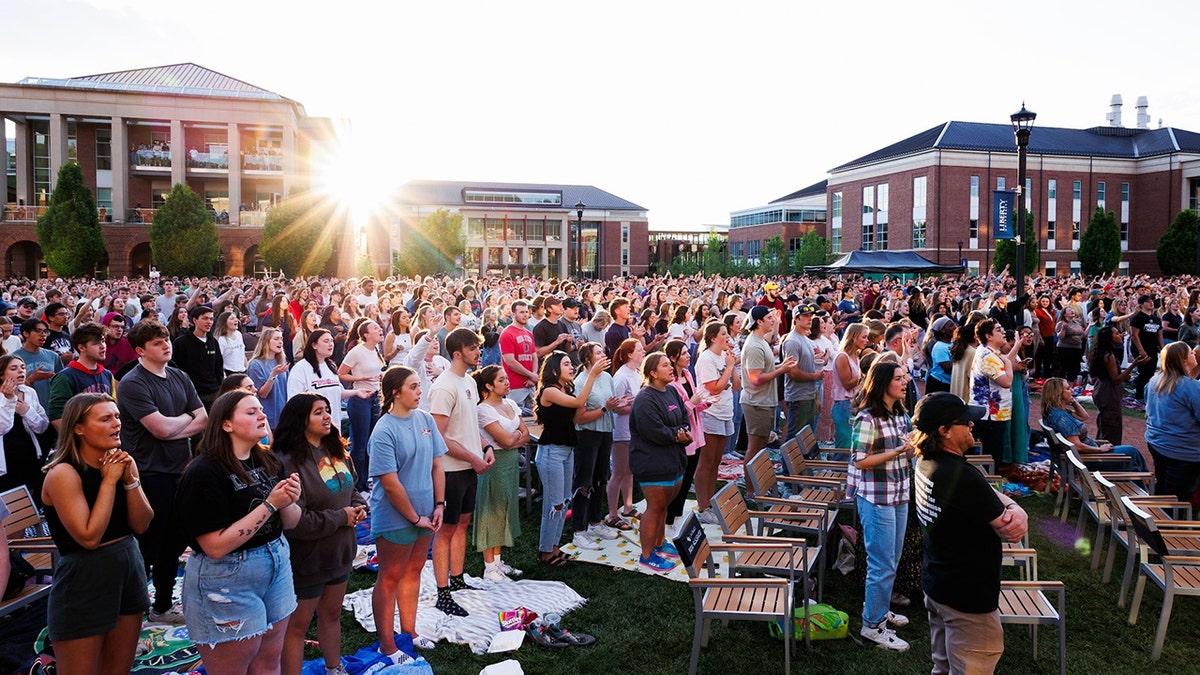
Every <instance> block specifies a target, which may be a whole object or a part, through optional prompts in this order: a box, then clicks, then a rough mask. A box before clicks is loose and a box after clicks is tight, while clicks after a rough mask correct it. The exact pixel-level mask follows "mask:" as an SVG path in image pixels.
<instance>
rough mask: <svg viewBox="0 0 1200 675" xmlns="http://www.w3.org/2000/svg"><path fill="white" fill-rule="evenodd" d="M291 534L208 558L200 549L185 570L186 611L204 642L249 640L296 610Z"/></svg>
mask: <svg viewBox="0 0 1200 675" xmlns="http://www.w3.org/2000/svg"><path fill="white" fill-rule="evenodd" d="M290 551H291V549H290V547H289V546H288V542H287V539H285V538H284V537H279V538H278V539H274V540H272V541H270V542H268V543H266V544H263V545H262V546H259V547H257V548H252V549H250V550H248V551H234V552H232V553H226V554H225V555H224V556H221V557H220V558H210V557H208V556H206V555H204V553H203V552H201V551H196V552H194V553H193V554H192V557H191V559H190V560H188V564H187V566H186V567H185V568H184V570H183V617H184V618H185V619H186V620H187V626H188V633H189V634H190V637H191V639H192V641H193V642H195V643H196V644H200V645H216V644H219V643H222V642H230V641H233V640H245V639H247V638H252V637H255V636H258V635H262V634H263V633H265V632H267V630H268V629H270V628H271V626H274V625H275V624H278V623H279V622H280V621H287V618H288V616H290V615H291V614H292V612H294V611H296V591H295V589H294V587H293V586H292V563H291V557H290Z"/></svg>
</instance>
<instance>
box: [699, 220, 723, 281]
mask: <svg viewBox="0 0 1200 675" xmlns="http://www.w3.org/2000/svg"><path fill="white" fill-rule="evenodd" d="M723 243H724V242H722V241H721V237H720V236H719V235H717V232H716V230H709V232H708V240H707V241H706V242H705V246H706V248H705V249H704V262H703V263H702V266H703V267H704V273H705V274H724V273H725V261H724V259H723V258H724V256H723V255H722V251H721V249H722V244H723Z"/></svg>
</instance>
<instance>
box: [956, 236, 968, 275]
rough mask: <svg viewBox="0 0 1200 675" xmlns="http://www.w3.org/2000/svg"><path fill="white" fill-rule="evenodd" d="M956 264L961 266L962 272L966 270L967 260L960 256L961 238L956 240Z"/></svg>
mask: <svg viewBox="0 0 1200 675" xmlns="http://www.w3.org/2000/svg"><path fill="white" fill-rule="evenodd" d="M958 264H959V265H960V266H961V267H962V268H963V272H966V267H967V262H966V261H965V260H963V257H962V239H959V240H958Z"/></svg>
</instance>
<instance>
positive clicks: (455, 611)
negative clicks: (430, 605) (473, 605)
mask: <svg viewBox="0 0 1200 675" xmlns="http://www.w3.org/2000/svg"><path fill="white" fill-rule="evenodd" d="M434 607H437V608H438V610H440V611H441V612H442V613H443V614H449V615H450V616H470V615H471V613H470V612H468V611H467V610H465V609H463V608H462V605H460V604H458V603H457V602H455V601H454V598H452V597H450V596H449V594H447V595H446V596H445V597H439V598H438V601H437V604H435V605H434Z"/></svg>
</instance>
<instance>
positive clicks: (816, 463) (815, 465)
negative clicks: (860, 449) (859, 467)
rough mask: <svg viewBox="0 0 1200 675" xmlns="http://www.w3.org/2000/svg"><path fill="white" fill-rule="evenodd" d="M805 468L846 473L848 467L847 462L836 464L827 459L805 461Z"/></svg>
mask: <svg viewBox="0 0 1200 675" xmlns="http://www.w3.org/2000/svg"><path fill="white" fill-rule="evenodd" d="M804 468H806V469H826V470H833V471H846V470H847V465H846V462H835V461H832V460H827V459H806V460H804Z"/></svg>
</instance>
